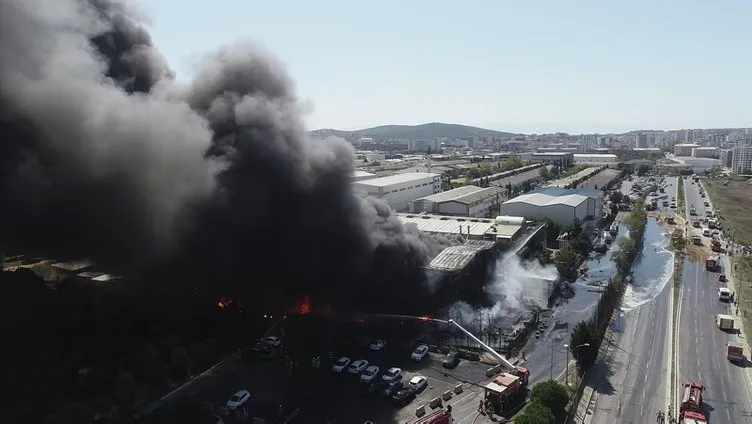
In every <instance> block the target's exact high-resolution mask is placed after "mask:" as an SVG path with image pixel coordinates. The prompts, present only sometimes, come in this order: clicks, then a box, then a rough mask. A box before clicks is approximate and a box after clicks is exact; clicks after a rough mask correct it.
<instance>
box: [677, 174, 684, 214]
mask: <svg viewBox="0 0 752 424" xmlns="http://www.w3.org/2000/svg"><path fill="white" fill-rule="evenodd" d="M676 191H677V194H676V196H677V198H676V210H677V211H682V213H681V214H682V215H684V178H682V177H679V185H678V186H677V189H676Z"/></svg>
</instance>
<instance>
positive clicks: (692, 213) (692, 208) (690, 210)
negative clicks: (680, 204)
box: [689, 206, 697, 216]
mask: <svg viewBox="0 0 752 424" xmlns="http://www.w3.org/2000/svg"><path fill="white" fill-rule="evenodd" d="M689 214H690V215H692V216H695V215H697V211H696V210H695V207H694V206H692V207H691V208H689Z"/></svg>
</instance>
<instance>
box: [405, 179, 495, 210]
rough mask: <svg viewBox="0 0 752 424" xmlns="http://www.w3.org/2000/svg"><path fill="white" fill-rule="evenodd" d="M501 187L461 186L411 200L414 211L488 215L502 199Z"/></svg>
mask: <svg viewBox="0 0 752 424" xmlns="http://www.w3.org/2000/svg"><path fill="white" fill-rule="evenodd" d="M505 192H506V190H504V189H503V188H501V187H494V186H492V187H486V188H481V187H477V186H473V185H470V186H463V187H458V188H455V189H452V190H448V191H444V192H441V193H436V194H433V195H431V196H426V197H421V198H420V199H417V200H414V201H413V206H412V211H413V212H414V213H421V212H427V213H432V214H439V215H451V216H472V217H486V216H490V215H491V213H492V212H493V211H494V210H497V209H498V208H499V205H500V204H501V200H503V199H504V193H505Z"/></svg>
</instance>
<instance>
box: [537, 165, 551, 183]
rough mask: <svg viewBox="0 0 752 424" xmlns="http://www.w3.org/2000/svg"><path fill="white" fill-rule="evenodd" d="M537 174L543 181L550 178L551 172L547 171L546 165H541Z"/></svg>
mask: <svg viewBox="0 0 752 424" xmlns="http://www.w3.org/2000/svg"><path fill="white" fill-rule="evenodd" d="M539 175H540V177H541V179H542V180H543V181H548V180H549V179H550V178H551V174H550V173H549V172H548V167H547V166H542V167H541V169H540V172H539Z"/></svg>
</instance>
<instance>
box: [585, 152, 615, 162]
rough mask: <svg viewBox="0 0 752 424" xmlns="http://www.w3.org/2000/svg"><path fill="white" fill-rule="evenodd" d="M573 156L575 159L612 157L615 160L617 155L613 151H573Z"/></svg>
mask: <svg viewBox="0 0 752 424" xmlns="http://www.w3.org/2000/svg"><path fill="white" fill-rule="evenodd" d="M574 158H575V160H577V159H580V160H588V159H590V160H594V159H612V160H614V161H616V159H617V158H618V156H616V155H615V154H613V153H575V154H574Z"/></svg>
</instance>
